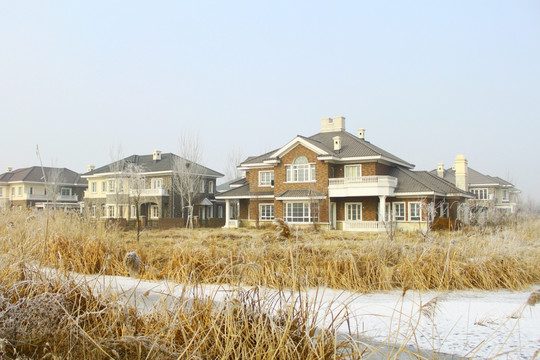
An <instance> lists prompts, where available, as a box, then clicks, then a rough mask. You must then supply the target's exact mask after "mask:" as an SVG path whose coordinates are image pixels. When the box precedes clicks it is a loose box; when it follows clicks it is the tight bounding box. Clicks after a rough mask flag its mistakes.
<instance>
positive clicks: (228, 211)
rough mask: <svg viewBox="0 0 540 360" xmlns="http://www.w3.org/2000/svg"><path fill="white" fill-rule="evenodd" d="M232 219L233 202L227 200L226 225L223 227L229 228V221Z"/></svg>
mask: <svg viewBox="0 0 540 360" xmlns="http://www.w3.org/2000/svg"><path fill="white" fill-rule="evenodd" d="M230 218H231V201H230V200H229V199H227V200H225V225H224V226H223V227H225V228H228V227H229V219H230Z"/></svg>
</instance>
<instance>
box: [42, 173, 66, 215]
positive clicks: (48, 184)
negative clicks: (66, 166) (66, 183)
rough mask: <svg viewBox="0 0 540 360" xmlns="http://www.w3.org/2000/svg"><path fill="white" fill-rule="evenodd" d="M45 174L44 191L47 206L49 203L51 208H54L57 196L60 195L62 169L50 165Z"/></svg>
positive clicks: (56, 204) (56, 203)
mask: <svg viewBox="0 0 540 360" xmlns="http://www.w3.org/2000/svg"><path fill="white" fill-rule="evenodd" d="M48 170H49V171H46V172H47V176H46V177H45V179H44V181H45V192H46V194H47V196H46V198H47V206H48V205H50V206H51V207H52V209H54V210H56V208H57V206H58V197H59V196H60V191H61V185H62V181H63V180H62V175H63V174H62V173H63V169H59V168H56V167H50V168H49V169H48Z"/></svg>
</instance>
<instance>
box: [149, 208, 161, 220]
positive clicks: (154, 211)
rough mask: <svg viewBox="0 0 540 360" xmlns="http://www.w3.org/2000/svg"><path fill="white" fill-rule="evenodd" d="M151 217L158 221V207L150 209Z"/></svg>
mask: <svg viewBox="0 0 540 360" xmlns="http://www.w3.org/2000/svg"><path fill="white" fill-rule="evenodd" d="M150 217H151V218H152V219H157V218H159V207H158V206H157V205H152V206H151V207H150Z"/></svg>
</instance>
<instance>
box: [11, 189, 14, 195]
mask: <svg viewBox="0 0 540 360" xmlns="http://www.w3.org/2000/svg"><path fill="white" fill-rule="evenodd" d="M11 196H15V188H11Z"/></svg>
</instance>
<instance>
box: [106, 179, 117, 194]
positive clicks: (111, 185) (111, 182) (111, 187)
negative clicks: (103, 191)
mask: <svg viewBox="0 0 540 360" xmlns="http://www.w3.org/2000/svg"><path fill="white" fill-rule="evenodd" d="M114 185H115V183H114V180H107V190H108V191H109V192H110V193H113V192H114Z"/></svg>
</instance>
